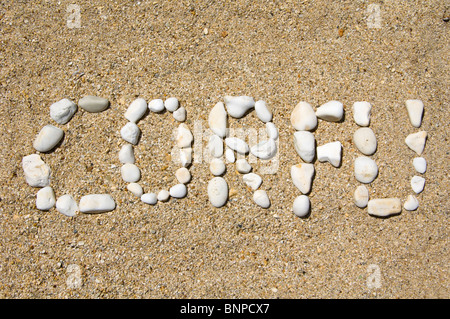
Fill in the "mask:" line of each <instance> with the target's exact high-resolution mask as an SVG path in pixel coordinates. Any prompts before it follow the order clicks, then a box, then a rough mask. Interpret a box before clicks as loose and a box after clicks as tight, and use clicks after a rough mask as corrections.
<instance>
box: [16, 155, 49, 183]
mask: <svg viewBox="0 0 450 319" xmlns="http://www.w3.org/2000/svg"><path fill="white" fill-rule="evenodd" d="M22 168H23V172H24V174H25V179H26V181H27V183H28V185H30V186H32V187H45V186H48V185H50V167H49V166H48V165H47V164H45V163H44V161H43V160H42V159H41V157H40V156H39V155H37V154H31V155H28V156H24V157H23V159H22Z"/></svg>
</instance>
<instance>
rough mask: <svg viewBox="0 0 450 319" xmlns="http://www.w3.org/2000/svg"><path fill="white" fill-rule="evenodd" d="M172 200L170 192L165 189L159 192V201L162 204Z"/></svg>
mask: <svg viewBox="0 0 450 319" xmlns="http://www.w3.org/2000/svg"><path fill="white" fill-rule="evenodd" d="M169 198H170V193H169V192H168V191H166V190H165V189H163V190H161V191H159V193H158V196H157V199H158V200H159V201H160V202H167V201H168V200H169Z"/></svg>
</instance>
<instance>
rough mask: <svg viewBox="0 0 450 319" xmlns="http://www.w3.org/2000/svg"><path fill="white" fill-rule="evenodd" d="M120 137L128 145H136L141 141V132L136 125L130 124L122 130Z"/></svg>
mask: <svg viewBox="0 0 450 319" xmlns="http://www.w3.org/2000/svg"><path fill="white" fill-rule="evenodd" d="M120 135H121V136H122V138H123V139H124V140H125V141H127V142H128V143H131V144H134V145H136V144H137V143H138V141H139V136H140V135H141V130H140V129H139V127H138V126H137V125H136V124H135V123H133V122H128V123H127V124H125V126H123V127H122V128H121V129H120Z"/></svg>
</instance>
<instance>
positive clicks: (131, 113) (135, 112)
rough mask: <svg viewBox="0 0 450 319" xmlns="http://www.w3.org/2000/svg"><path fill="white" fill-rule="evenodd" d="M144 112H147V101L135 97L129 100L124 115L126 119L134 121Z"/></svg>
mask: <svg viewBox="0 0 450 319" xmlns="http://www.w3.org/2000/svg"><path fill="white" fill-rule="evenodd" d="M145 112H147V102H146V101H145V100H144V99H143V98H137V99H135V100H134V101H133V102H131V104H130V106H129V107H128V109H127V111H126V112H125V115H124V116H125V118H126V119H127V120H128V121H130V122H133V123H136V122H137V121H139V120H140V119H141V118H142V117H143V116H144V114H145Z"/></svg>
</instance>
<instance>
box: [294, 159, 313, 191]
mask: <svg viewBox="0 0 450 319" xmlns="http://www.w3.org/2000/svg"><path fill="white" fill-rule="evenodd" d="M314 173H315V169H314V165H313V164H306V163H302V164H297V165H293V166H291V178H292V182H293V183H294V185H295V186H296V187H297V188H298V189H299V190H300V191H301V192H302V193H303V194H308V193H309V192H310V191H311V184H312V180H313V177H314Z"/></svg>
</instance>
